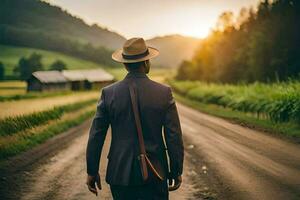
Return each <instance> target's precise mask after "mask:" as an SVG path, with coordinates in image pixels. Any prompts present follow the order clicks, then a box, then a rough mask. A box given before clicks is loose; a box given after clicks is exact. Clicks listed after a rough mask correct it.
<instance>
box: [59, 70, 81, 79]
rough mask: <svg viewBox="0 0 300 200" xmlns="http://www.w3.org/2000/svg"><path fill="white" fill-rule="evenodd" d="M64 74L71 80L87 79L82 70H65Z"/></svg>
mask: <svg viewBox="0 0 300 200" xmlns="http://www.w3.org/2000/svg"><path fill="white" fill-rule="evenodd" d="M62 74H63V76H64V77H66V78H67V79H68V80H70V81H83V80H85V79H86V78H85V76H84V74H83V73H82V70H64V71H63V72H62Z"/></svg>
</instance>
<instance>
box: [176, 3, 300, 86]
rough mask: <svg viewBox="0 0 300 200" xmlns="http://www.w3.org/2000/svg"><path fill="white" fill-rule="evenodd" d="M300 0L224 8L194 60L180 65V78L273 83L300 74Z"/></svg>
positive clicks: (296, 76) (178, 76) (178, 77)
mask: <svg viewBox="0 0 300 200" xmlns="http://www.w3.org/2000/svg"><path fill="white" fill-rule="evenodd" d="M299 22H300V1H298V0H274V1H267V0H265V1H263V2H261V3H260V4H259V5H258V8H257V9H252V8H250V9H246V8H243V9H242V10H241V11H240V14H239V16H238V17H234V15H233V13H232V12H225V13H223V14H222V15H221V16H220V17H219V20H218V22H217V24H216V26H215V28H214V30H213V31H212V33H211V34H210V35H209V36H208V37H207V38H206V39H205V40H203V42H202V43H201V47H199V48H198V50H197V51H196V53H195V55H194V57H193V59H192V60H191V61H184V62H183V63H182V64H181V66H180V67H179V70H178V75H177V79H179V80H202V81H207V82H223V83H237V82H254V81H262V82H271V81H284V80H287V79H289V78H299V73H300V26H299Z"/></svg>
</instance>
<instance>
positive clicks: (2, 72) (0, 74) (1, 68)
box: [0, 62, 5, 80]
mask: <svg viewBox="0 0 300 200" xmlns="http://www.w3.org/2000/svg"><path fill="white" fill-rule="evenodd" d="M4 75H5V69H4V65H3V64H2V62H0V80H4Z"/></svg>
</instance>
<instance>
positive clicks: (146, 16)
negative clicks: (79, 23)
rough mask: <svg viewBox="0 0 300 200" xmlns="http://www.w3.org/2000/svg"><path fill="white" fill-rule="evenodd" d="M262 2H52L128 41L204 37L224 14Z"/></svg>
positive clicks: (78, 0)
mask: <svg viewBox="0 0 300 200" xmlns="http://www.w3.org/2000/svg"><path fill="white" fill-rule="evenodd" d="M258 1H259V0H48V2H50V3H52V4H54V5H58V6H60V7H62V8H63V9H66V10H67V11H69V12H70V13H71V14H73V15H75V16H78V17H80V18H82V19H83V20H84V21H85V22H86V23H88V24H93V23H97V24H99V25H100V26H101V27H105V28H108V29H109V30H112V31H115V32H117V33H119V34H121V35H123V36H125V37H126V38H130V37H144V38H146V39H149V38H152V37H155V36H162V35H168V34H181V35H185V36H192V37H197V38H204V37H205V36H207V35H208V33H209V31H210V30H211V28H212V27H214V25H215V24H216V21H217V19H218V16H219V15H220V14H221V13H222V12H223V11H233V12H234V13H235V14H238V12H239V10H240V9H241V8H242V7H249V6H256V5H257V2H258Z"/></svg>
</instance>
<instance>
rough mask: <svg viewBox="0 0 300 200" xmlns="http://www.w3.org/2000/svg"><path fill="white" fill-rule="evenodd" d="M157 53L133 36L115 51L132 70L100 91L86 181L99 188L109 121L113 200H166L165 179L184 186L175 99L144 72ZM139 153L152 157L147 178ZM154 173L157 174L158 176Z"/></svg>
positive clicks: (91, 187)
mask: <svg viewBox="0 0 300 200" xmlns="http://www.w3.org/2000/svg"><path fill="white" fill-rule="evenodd" d="M158 53H159V52H158V50H157V49H155V48H152V47H148V46H147V45H146V43H145V41H144V40H143V39H142V38H132V39H129V40H127V41H126V42H125V44H124V45H123V49H118V50H116V51H115V52H114V53H113V55H112V58H113V59H114V60H116V61H117V62H122V63H124V65H125V67H126V69H127V70H128V71H129V73H128V74H127V76H126V77H125V79H124V80H122V81H120V82H117V83H115V84H112V85H110V86H107V87H105V88H104V89H103V90H102V95H101V99H100V100H99V102H98V105H97V112H96V114H95V117H94V120H93V122H92V126H91V129H90V135H89V141H88V145H87V151H86V158H87V173H88V177H87V185H88V187H89V190H90V191H91V192H93V193H95V194H97V190H96V188H95V183H97V184H98V188H101V185H100V178H99V177H100V176H99V174H98V169H99V161H100V155H101V151H102V147H103V143H104V140H105V137H106V133H107V129H108V127H109V125H111V129H112V141H111V147H110V151H109V154H108V159H109V161H108V166H107V173H106V181H107V183H109V184H110V186H111V192H112V195H113V197H114V199H122V200H123V199H132V200H135V199H156V200H158V199H168V186H167V180H171V181H172V182H173V180H174V185H173V186H171V187H170V189H171V190H176V189H177V188H179V186H180V184H181V181H182V179H181V174H182V166H183V154H184V151H183V142H182V133H181V128H180V122H179V118H178V113H177V109H176V105H175V101H174V99H173V96H172V92H171V89H170V88H169V87H167V86H164V85H162V84H159V83H156V82H154V81H152V80H150V79H149V78H148V77H147V76H146V74H147V73H148V72H149V69H150V62H149V59H151V58H154V57H156V56H157V55H158ZM133 82H134V84H133ZM129 83H131V86H132V85H135V86H136V87H135V89H134V90H135V93H136V94H135V95H134V94H133V93H131V94H133V95H130V92H129ZM131 91H132V90H131ZM131 96H132V98H133V100H135V97H134V96H136V98H137V99H136V100H137V103H134V101H133V102H131V100H132V99H131ZM136 104H137V105H138V108H137V107H136ZM132 105H134V109H135V112H133V108H132ZM137 110H138V111H137ZM138 112H139V113H138ZM138 117H139V118H140V123H141V126H142V127H141V129H142V131H140V129H139V136H141V135H142V138H143V140H144V142H143V140H140V142H139V140H138V132H137V128H136V127H137V126H138V127H140V125H139V120H137V119H138ZM162 129H164V138H165V142H166V147H167V150H168V155H169V161H170V162H169V164H170V166H169V168H170V172H169V170H168V162H167V155H166V148H165V145H164V140H163V135H162ZM140 138H141V137H140ZM143 143H145V151H146V152H145V151H144V149H143V148H142V150H140V148H139V145H141V147H143V145H142V144H143ZM140 154H143V158H144V157H146V158H149V160H151V163H152V164H151V163H150V162H148V167H149V168H150V169H152V170H148V172H149V178H148V179H147V181H146V182H145V181H144V180H143V176H142V173H141V166H144V168H143V172H145V171H146V170H145V163H143V162H142V164H141V163H140V161H139V156H140ZM145 154H146V155H147V156H145ZM154 174H159V175H158V176H157V177H156V176H154ZM158 177H160V178H161V177H162V179H163V180H161V179H160V178H158Z"/></svg>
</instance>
